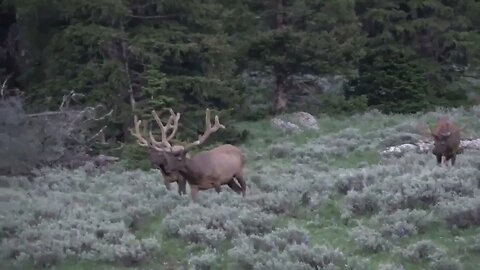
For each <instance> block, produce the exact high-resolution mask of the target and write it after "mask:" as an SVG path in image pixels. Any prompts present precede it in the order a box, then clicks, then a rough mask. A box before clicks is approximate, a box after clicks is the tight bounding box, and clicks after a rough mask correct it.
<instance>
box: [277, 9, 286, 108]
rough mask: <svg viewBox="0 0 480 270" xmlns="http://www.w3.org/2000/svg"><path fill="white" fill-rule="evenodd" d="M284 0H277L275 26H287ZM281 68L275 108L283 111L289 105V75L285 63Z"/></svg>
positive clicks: (280, 27)
mask: <svg viewBox="0 0 480 270" xmlns="http://www.w3.org/2000/svg"><path fill="white" fill-rule="evenodd" d="M283 9H284V8H283V0H277V1H276V11H277V14H276V16H275V28H276V29H282V28H284V27H285V18H284V10H283ZM280 66H281V68H279V69H277V71H276V72H275V73H276V74H275V79H276V89H275V109H276V111H277V112H280V111H283V110H285V109H286V107H287V93H286V90H287V89H286V87H287V83H286V82H287V75H286V74H285V67H284V66H283V64H281V65H280Z"/></svg>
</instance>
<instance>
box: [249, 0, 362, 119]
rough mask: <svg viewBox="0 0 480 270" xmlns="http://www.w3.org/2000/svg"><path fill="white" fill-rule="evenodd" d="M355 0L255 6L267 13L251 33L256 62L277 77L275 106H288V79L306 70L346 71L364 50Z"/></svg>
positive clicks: (269, 1) (273, 1) (276, 0)
mask: <svg viewBox="0 0 480 270" xmlns="http://www.w3.org/2000/svg"><path fill="white" fill-rule="evenodd" d="M353 4H354V1H349V0H343V1H310V0H302V1H288V0H264V1H260V2H259V3H257V4H255V5H254V4H252V5H251V8H252V9H254V12H257V14H258V16H260V17H261V18H262V22H261V24H260V25H259V27H258V29H257V32H256V33H255V34H254V35H253V37H252V38H251V43H250V48H249V50H248V57H249V59H250V60H251V64H253V65H252V66H253V67H255V68H257V69H261V70H266V71H269V72H271V73H272V74H273V76H274V78H275V90H274V92H275V109H276V110H277V111H282V110H285V109H286V108H287V101H288V96H287V88H288V81H289V79H290V77H291V76H292V75H295V74H302V73H313V74H329V73H330V74H331V73H336V72H341V71H342V70H344V71H345V70H347V69H348V68H350V67H351V65H352V64H353V63H355V60H356V59H357V58H358V55H359V54H361V49H360V48H361V45H362V42H361V36H360V31H359V28H358V21H357V19H356V16H355V13H354V5H353Z"/></svg>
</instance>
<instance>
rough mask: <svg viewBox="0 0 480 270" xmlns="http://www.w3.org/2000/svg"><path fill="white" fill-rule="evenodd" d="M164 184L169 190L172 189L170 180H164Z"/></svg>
mask: <svg viewBox="0 0 480 270" xmlns="http://www.w3.org/2000/svg"><path fill="white" fill-rule="evenodd" d="M163 183H164V184H165V188H167V190H170V189H171V188H172V187H171V185H170V179H167V178H164V180H163Z"/></svg>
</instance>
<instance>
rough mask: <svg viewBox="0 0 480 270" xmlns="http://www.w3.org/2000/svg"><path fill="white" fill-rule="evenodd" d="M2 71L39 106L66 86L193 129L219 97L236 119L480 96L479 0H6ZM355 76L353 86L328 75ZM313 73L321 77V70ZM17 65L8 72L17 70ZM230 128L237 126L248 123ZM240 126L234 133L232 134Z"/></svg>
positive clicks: (117, 124) (126, 121)
mask: <svg viewBox="0 0 480 270" xmlns="http://www.w3.org/2000/svg"><path fill="white" fill-rule="evenodd" d="M0 8H1V10H0V46H1V47H0V62H1V63H2V65H0V79H2V82H6V88H8V89H18V90H19V91H21V92H22V93H23V96H24V98H25V104H26V110H27V111H30V112H38V111H42V110H51V109H53V108H58V106H59V104H60V103H61V102H62V98H63V96H64V95H65V94H67V93H70V91H71V90H75V92H77V93H81V94H84V95H85V97H84V100H83V102H84V103H85V104H89V105H92V104H98V103H101V104H103V105H104V106H105V107H106V108H108V110H110V109H111V110H113V114H112V115H111V118H109V121H110V122H109V123H108V128H107V129H106V130H105V132H106V134H107V137H112V138H115V139H116V140H119V141H125V140H128V139H130V140H131V138H130V136H129V133H128V131H127V128H128V127H131V126H132V116H133V112H135V113H137V114H140V115H142V116H144V117H150V115H149V112H150V111H151V109H156V110H158V111H160V112H162V111H163V112H166V108H170V107H172V108H175V110H176V111H179V112H181V113H182V122H183V123H182V125H184V126H185V128H187V129H188V130H190V135H189V133H188V132H183V133H180V135H179V136H187V137H188V136H191V135H192V134H195V133H196V132H198V131H201V130H202V129H203V124H204V123H203V121H202V119H203V118H202V117H203V113H204V109H205V108H206V107H210V108H213V109H215V110H216V111H217V112H218V113H219V114H220V117H221V119H223V121H224V122H226V123H227V124H228V123H229V121H234V120H239V119H243V120H245V119H249V120H254V119H261V118H265V117H266V116H267V115H270V114H272V113H278V112H288V111H293V110H298V109H299V108H301V109H305V108H308V110H309V112H311V113H322V112H326V113H344V112H354V111H359V110H363V109H366V108H378V109H379V110H381V111H383V112H386V113H409V112H416V111H420V110H424V109H430V108H433V107H434V106H459V105H465V106H466V105H470V104H473V103H478V99H477V98H476V95H477V93H478V92H479V91H478V84H477V85H475V82H477V81H478V78H479V76H478V73H477V72H476V68H477V67H478V60H479V59H480V57H479V53H480V46H478V44H480V33H479V29H480V2H479V1H476V0H455V1H453V0H425V1H422V0H400V1H397V0H395V1H394V0H356V1H355V0H297V1H293V0H237V1H231V0H203V1H199V0H189V1H187V0H185V1H184V0H181V1H179V0H120V1H115V0H96V1H87V0H70V1H59V0H44V1H38V0H0ZM332 76H342V77H341V78H344V80H345V83H344V84H343V85H342V88H341V91H339V92H335V93H331V92H328V91H325V89H322V87H319V84H318V83H315V80H317V81H318V79H319V78H324V77H332ZM308 78H310V80H309V79H308ZM7 79H8V80H7ZM228 132H230V134H229V136H230V138H233V137H235V136H239V137H241V134H238V133H239V132H237V133H235V132H236V131H227V130H226V131H225V133H228ZM232 140H233V139H232Z"/></svg>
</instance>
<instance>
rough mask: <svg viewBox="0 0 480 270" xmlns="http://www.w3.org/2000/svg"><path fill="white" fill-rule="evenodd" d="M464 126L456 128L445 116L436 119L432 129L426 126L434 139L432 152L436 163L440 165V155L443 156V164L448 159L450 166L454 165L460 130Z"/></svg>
mask: <svg viewBox="0 0 480 270" xmlns="http://www.w3.org/2000/svg"><path fill="white" fill-rule="evenodd" d="M427 127H428V126H427ZM464 128H465V126H463V127H462V128H458V127H457V126H456V125H455V124H454V123H453V122H452V121H449V120H448V119H446V118H440V119H439V120H438V121H437V126H436V127H435V130H434V131H432V130H431V129H430V127H428V132H429V133H430V135H431V136H432V137H433V140H434V144H433V150H432V153H433V154H434V155H435V156H436V158H437V164H438V165H441V163H442V157H445V165H448V161H449V160H450V161H451V163H452V166H453V165H455V161H456V159H457V154H458V153H459V150H460V131H461V130H463V129H464Z"/></svg>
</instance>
